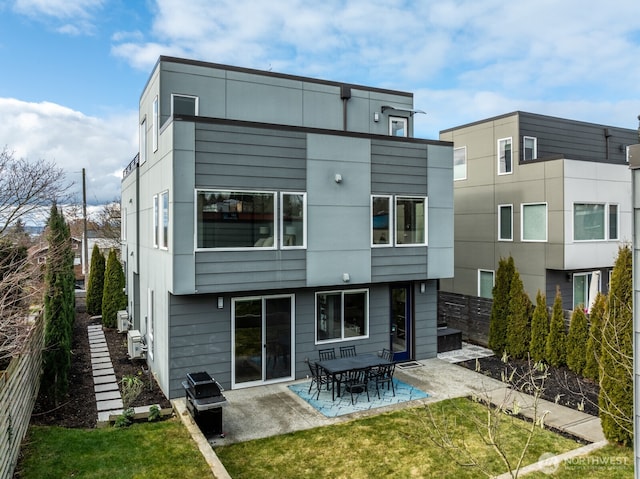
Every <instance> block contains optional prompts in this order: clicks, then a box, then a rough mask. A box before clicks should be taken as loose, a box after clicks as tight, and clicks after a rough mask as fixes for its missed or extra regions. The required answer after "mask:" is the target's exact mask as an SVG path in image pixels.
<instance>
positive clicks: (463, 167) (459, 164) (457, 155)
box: [453, 146, 467, 181]
mask: <svg viewBox="0 0 640 479" xmlns="http://www.w3.org/2000/svg"><path fill="white" fill-rule="evenodd" d="M466 179H467V147H466V146H463V147H461V148H455V149H454V150H453V180H454V181H457V180H466Z"/></svg>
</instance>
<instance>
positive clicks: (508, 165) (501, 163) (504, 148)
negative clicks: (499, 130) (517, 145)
mask: <svg viewBox="0 0 640 479" xmlns="http://www.w3.org/2000/svg"><path fill="white" fill-rule="evenodd" d="M512 168H513V162H512V156H511V138H503V139H501V140H498V174H499V175H506V174H509V173H511V172H512Z"/></svg>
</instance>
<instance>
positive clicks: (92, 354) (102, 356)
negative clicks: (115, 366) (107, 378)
mask: <svg viewBox="0 0 640 479" xmlns="http://www.w3.org/2000/svg"><path fill="white" fill-rule="evenodd" d="M94 358H108V359H109V360H111V356H110V355H109V353H108V352H106V353H105V352H102V353H91V359H94Z"/></svg>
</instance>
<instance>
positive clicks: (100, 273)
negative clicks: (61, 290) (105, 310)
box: [87, 244, 105, 315]
mask: <svg viewBox="0 0 640 479" xmlns="http://www.w3.org/2000/svg"><path fill="white" fill-rule="evenodd" d="M104 269H105V259H104V255H103V254H102V252H101V251H100V248H98V245H97V244H96V245H94V246H93V251H92V252H91V268H90V270H89V282H88V284H87V312H88V313H89V314H92V315H95V314H101V313H102V294H103V293H104Z"/></svg>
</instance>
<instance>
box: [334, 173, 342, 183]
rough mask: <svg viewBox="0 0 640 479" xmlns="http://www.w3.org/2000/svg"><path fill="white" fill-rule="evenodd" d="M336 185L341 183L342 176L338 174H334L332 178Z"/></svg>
mask: <svg viewBox="0 0 640 479" xmlns="http://www.w3.org/2000/svg"><path fill="white" fill-rule="evenodd" d="M333 179H334V180H335V182H336V183H342V175H341V174H340V173H336V176H334V177H333Z"/></svg>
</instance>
